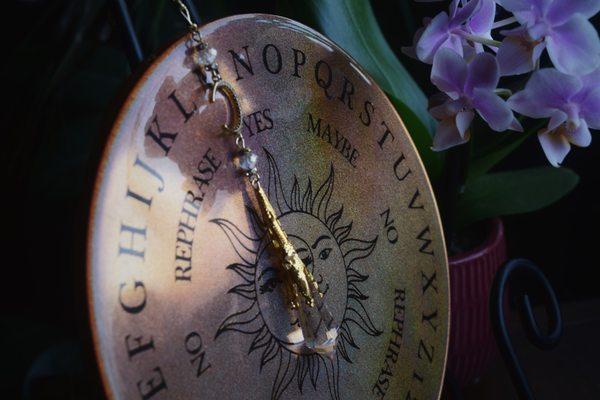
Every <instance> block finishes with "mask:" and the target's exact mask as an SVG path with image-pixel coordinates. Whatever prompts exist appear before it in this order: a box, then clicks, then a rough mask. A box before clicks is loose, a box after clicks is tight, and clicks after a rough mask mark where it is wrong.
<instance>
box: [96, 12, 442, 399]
mask: <svg viewBox="0 0 600 400" xmlns="http://www.w3.org/2000/svg"><path fill="white" fill-rule="evenodd" d="M201 31H202V34H203V36H204V38H205V40H206V41H207V42H208V43H209V44H210V46H211V47H214V48H215V49H217V50H218V52H219V54H218V57H217V62H218V63H219V68H220V71H221V74H222V75H223V77H224V79H226V80H227V81H229V82H231V84H232V85H233V87H234V88H235V90H236V92H237V93H238V96H239V98H240V102H241V108H242V111H243V114H244V120H243V124H244V128H243V129H244V136H245V137H246V142H247V143H248V145H249V146H250V147H251V148H253V149H254V150H255V151H256V152H257V153H258V155H259V157H260V159H259V170H260V172H261V175H262V183H263V187H264V188H265V191H266V192H267V194H268V196H269V199H270V201H271V203H272V204H273V206H274V207H275V209H276V211H277V213H278V216H279V219H280V221H281V224H282V225H283V227H284V229H285V230H286V232H287V233H288V235H289V237H290V240H291V241H292V242H293V244H294V246H295V247H296V250H297V251H298V254H299V255H300V256H301V257H302V258H303V261H304V262H305V264H306V265H307V266H308V267H309V268H310V269H311V272H312V274H313V276H314V277H315V279H316V280H317V281H318V283H319V287H320V289H321V291H322V292H323V293H324V299H325V300H326V301H327V304H328V306H329V309H330V311H331V312H332V314H334V316H335V317H336V318H338V319H339V320H340V321H341V329H340V334H339V338H338V345H337V350H336V353H335V355H334V356H332V357H328V356H326V355H324V354H312V353H307V352H303V351H300V350H298V349H297V348H296V347H295V346H294V341H293V340H292V339H291V338H290V337H288V336H286V334H287V332H289V327H290V325H291V324H294V323H295V322H296V321H290V317H289V313H288V312H287V310H286V308H285V306H284V303H283V296H282V295H281V288H280V286H281V285H280V282H279V281H278V280H277V276H276V274H275V273H274V272H273V271H274V268H273V266H272V265H271V262H270V260H269V257H267V256H266V255H265V252H264V251H263V248H264V246H262V247H261V244H262V243H263V242H264V240H265V237H264V232H262V230H261V226H260V224H259V223H258V222H257V218H256V215H255V213H254V212H253V210H254V209H255V208H254V205H255V203H254V202H255V199H254V197H253V194H252V190H250V187H249V186H247V185H246V181H245V180H244V179H242V178H241V177H240V176H239V174H238V172H237V171H236V169H235V167H234V165H233V163H232V155H233V151H234V145H233V142H232V140H231V138H230V137H227V136H226V135H225V134H224V133H223V130H222V125H223V124H224V123H227V121H229V118H230V116H229V115H228V108H227V102H226V99H224V98H223V97H222V96H221V94H217V100H216V102H215V103H210V102H209V101H208V97H209V92H210V91H209V90H207V88H206V87H205V86H204V85H203V84H202V82H201V80H200V79H199V77H198V75H196V74H195V73H193V72H192V71H191V69H190V67H191V65H192V63H191V59H190V55H189V53H190V52H189V51H188V50H187V48H186V40H185V38H182V39H180V40H179V41H177V42H176V43H174V44H173V45H172V46H170V47H169V48H168V49H167V50H166V51H165V52H164V53H163V54H161V55H160V57H158V58H157V59H156V60H155V61H154V63H153V64H152V65H151V66H150V67H149V69H148V70H147V71H146V72H145V73H144V74H143V75H142V77H141V78H140V79H139V81H138V83H137V84H136V85H135V87H134V89H133V90H132V91H131V93H130V94H129V96H128V98H127V100H126V102H125V103H124V105H123V106H122V108H121V110H120V112H119V115H118V117H117V119H116V121H115V123H114V125H113V128H112V131H111V134H110V138H109V141H108V143H107V145H106V148H105V151H104V156H103V159H102V162H101V165H100V167H99V173H98V177H97V181H96V187H95V193H94V200H93V205H92V211H91V216H90V218H91V224H90V231H89V237H88V291H89V306H90V310H91V325H92V329H93V331H94V339H95V346H96V352H97V358H98V362H99V364H100V366H101V372H102V377H103V381H104V385H105V388H106V391H107V393H108V394H109V396H110V397H111V398H118V399H135V398H140V399H163V398H182V399H185V398H196V399H198V398H200V399H224V398H231V399H266V398H271V399H294V398H311V399H369V398H373V399H377V398H389V399H436V398H438V397H439V393H440V389H441V384H442V380H443V373H444V366H445V361H446V350H447V338H448V329H449V327H448V323H449V322H448V321H449V290H448V267H447V260H446V252H445V246H444V241H443V236H442V230H441V225H440V220H439V216H438V212H437V208H436V205H435V201H434V198H433V193H432V190H431V187H430V185H429V182H428V180H427V176H426V173H425V171H424V169H423V166H422V164H421V162H420V160H419V157H418V154H417V152H416V150H415V148H414V146H413V144H412V142H411V140H410V137H409V135H408V134H407V132H406V129H405V127H404V126H403V124H402V121H401V120H400V118H399V117H398V115H397V114H396V112H395V110H394V108H393V106H392V105H391V104H390V103H389V101H388V100H387V98H386V97H385V95H384V93H383V92H382V91H381V90H380V89H379V88H378V87H377V85H376V84H375V83H374V82H373V81H372V79H371V78H370V77H369V76H368V75H367V74H366V73H365V72H364V71H363V70H362V68H361V67H360V66H358V64H357V63H356V62H355V61H353V60H352V59H351V58H350V57H349V56H348V55H347V54H346V53H345V52H344V51H342V50H341V49H339V48H338V47H337V46H336V45H335V44H333V43H332V42H331V41H329V40H328V39H326V38H324V37H323V36H322V35H320V34H318V33H317V32H315V31H313V30H311V29H310V28H307V27H305V26H303V25H301V24H299V23H297V22H294V21H291V20H288V19H285V18H282V17H275V16H269V15H259V14H253V15H243V16H233V17H229V18H225V19H222V20H219V21H215V22H213V23H210V24H208V25H206V26H204V27H203V28H202V29H201ZM219 96H221V97H219Z"/></svg>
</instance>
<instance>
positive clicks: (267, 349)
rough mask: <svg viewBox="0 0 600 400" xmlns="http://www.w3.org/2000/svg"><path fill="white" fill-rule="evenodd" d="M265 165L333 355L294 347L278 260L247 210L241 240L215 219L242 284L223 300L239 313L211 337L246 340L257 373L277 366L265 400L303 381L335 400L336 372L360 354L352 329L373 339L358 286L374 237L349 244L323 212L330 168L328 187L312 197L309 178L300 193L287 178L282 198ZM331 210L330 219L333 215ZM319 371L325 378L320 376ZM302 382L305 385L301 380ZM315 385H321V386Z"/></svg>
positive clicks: (338, 214)
mask: <svg viewBox="0 0 600 400" xmlns="http://www.w3.org/2000/svg"><path fill="white" fill-rule="evenodd" d="M265 153H266V156H267V159H268V161H269V175H268V182H267V184H266V186H267V193H268V196H269V199H270V201H271V203H272V204H273V206H274V207H275V210H276V212H278V215H277V218H278V219H279V221H280V222H281V225H282V226H283V228H284V230H285V231H286V233H287V234H288V237H289V239H290V241H291V242H292V244H293V245H294V248H295V249H296V252H297V253H298V255H299V256H300V258H301V259H302V261H303V262H304V264H305V265H306V266H307V268H308V269H309V270H310V272H311V273H312V275H313V277H314V278H315V280H316V281H317V283H318V285H319V290H320V291H321V293H322V294H323V300H324V303H325V304H326V305H327V307H328V309H329V311H330V312H331V314H332V316H333V317H334V319H336V322H337V324H338V325H339V332H338V340H337V344H336V351H335V353H334V355H333V356H331V357H327V356H324V355H323V354H318V353H313V352H308V351H307V349H306V348H304V347H303V346H300V345H299V344H300V343H301V341H302V340H303V338H302V335H301V334H299V331H300V328H299V324H298V321H297V320H296V317H295V314H294V313H293V312H290V310H289V308H288V306H287V302H286V296H285V293H284V290H283V286H284V285H283V281H282V277H281V276H280V273H279V268H280V265H279V264H278V263H280V262H281V260H277V259H274V258H273V256H272V252H271V251H269V249H268V237H267V235H266V232H264V230H263V228H262V222H261V221H260V219H259V217H258V215H257V213H256V212H255V211H254V210H253V209H252V207H248V211H249V213H250V217H251V218H250V220H251V222H252V232H243V231H242V230H241V229H240V228H238V227H237V226H236V225H235V224H234V223H233V222H231V221H229V220H226V219H214V220H212V222H214V223H216V224H217V225H219V226H220V227H221V229H222V230H223V232H224V233H225V235H226V236H227V238H228V239H229V242H230V243H231V244H232V246H233V247H234V249H235V251H236V253H237V254H238V255H239V258H240V259H239V262H236V263H234V264H231V265H229V266H227V268H228V269H230V270H232V271H234V272H235V273H236V274H237V275H239V277H241V278H242V282H241V283H240V284H238V285H237V286H235V287H233V288H231V289H230V290H229V293H231V294H233V295H236V296H239V297H238V299H237V301H236V303H238V304H239V308H240V309H239V310H237V311H236V312H234V313H232V314H231V315H229V316H228V317H227V318H226V319H225V320H224V321H223V322H222V323H221V326H220V327H219V329H218V331H217V333H216V335H215V337H216V338H218V337H219V336H220V335H222V334H225V333H227V332H231V333H236V334H246V335H249V336H250V337H251V338H252V340H251V343H250V345H249V350H248V353H249V354H250V353H253V352H259V353H260V354H261V355H260V369H261V370H262V369H263V367H264V366H266V365H267V364H269V363H271V361H273V360H278V367H277V372H276V374H275V377H274V382H273V389H272V390H273V391H272V395H271V398H272V399H279V398H281V397H283V393H284V392H285V390H286V388H287V387H288V385H289V384H290V382H291V381H292V380H294V379H297V384H298V387H299V388H300V390H302V387H303V385H304V382H305V380H310V383H311V384H312V386H313V388H315V389H316V388H317V385H319V384H325V385H328V387H329V393H330V394H331V398H332V399H339V397H340V393H339V373H340V370H339V365H340V362H341V361H342V360H344V361H346V362H352V359H351V356H352V354H353V352H354V351H355V350H357V349H359V348H360V347H359V343H357V342H356V341H355V340H354V335H353V334H352V329H354V328H358V329H360V330H361V331H362V332H363V333H365V334H367V335H370V336H378V335H380V334H381V330H380V329H378V328H376V327H375V325H374V323H373V321H372V320H371V317H370V316H369V312H368V311H367V307H366V306H365V302H366V300H367V299H368V298H369V297H368V296H366V295H365V294H363V292H362V290H363V289H362V288H361V287H362V286H363V285H364V284H365V282H366V281H367V280H368V278H369V276H368V275H366V274H363V273H361V272H360V271H361V267H360V266H361V265H362V263H365V262H368V257H369V256H370V255H371V253H372V252H373V251H374V249H375V245H376V243H377V237H375V238H373V239H371V240H363V239H358V238H355V237H354V236H353V235H352V222H347V223H344V222H343V211H344V208H343V207H342V206H339V208H334V207H330V203H331V197H332V193H333V184H334V170H333V166H332V167H331V168H330V172H329V176H328V177H327V179H326V180H325V181H324V182H323V183H322V184H321V185H320V186H319V187H318V189H317V190H316V191H314V192H313V189H312V183H311V180H310V178H309V179H308V183H307V185H306V189H305V190H303V191H301V190H300V183H299V182H298V178H297V177H294V183H293V185H292V189H291V191H290V192H289V194H288V195H286V194H285V193H284V191H283V185H282V183H281V178H280V176H279V170H278V168H277V164H276V163H275V160H274V159H273V157H272V156H271V154H269V153H268V152H267V151H266V150H265ZM331 208H333V209H334V210H336V211H332V210H331ZM320 371H323V372H324V375H325V376H324V377H322V378H320V376H323V373H321V375H320ZM307 377H308V379H306V378H307ZM320 382H321V383H320Z"/></svg>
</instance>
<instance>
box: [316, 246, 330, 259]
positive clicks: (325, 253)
mask: <svg viewBox="0 0 600 400" xmlns="http://www.w3.org/2000/svg"><path fill="white" fill-rule="evenodd" d="M330 253H331V247H327V248H326V249H323V250H321V252H320V253H319V259H321V260H327V259H328V258H329V254H330Z"/></svg>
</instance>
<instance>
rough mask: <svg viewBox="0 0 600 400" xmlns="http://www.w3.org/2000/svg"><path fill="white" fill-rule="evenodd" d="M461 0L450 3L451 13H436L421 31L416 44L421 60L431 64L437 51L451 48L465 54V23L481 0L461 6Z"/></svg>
mask: <svg viewBox="0 0 600 400" xmlns="http://www.w3.org/2000/svg"><path fill="white" fill-rule="evenodd" d="M459 4H460V0H453V1H452V2H451V3H450V13H449V14H448V13H446V12H445V11H443V12H441V13H439V14H438V15H436V16H435V17H434V18H433V19H432V20H431V22H430V23H429V25H427V26H426V27H425V30H424V31H423V32H422V33H421V36H420V38H419V41H418V42H417V44H416V53H417V57H418V58H419V60H421V61H423V62H425V63H428V64H431V63H432V62H433V59H434V57H435V54H436V53H437V51H438V50H439V49H441V48H451V49H453V50H454V51H455V52H456V53H458V54H459V55H461V56H462V55H463V45H464V37H465V34H468V32H467V31H466V30H465V23H466V22H467V21H468V20H469V18H471V17H472V16H473V14H474V13H475V12H476V11H477V10H478V9H479V7H480V0H471V1H469V2H467V3H465V4H464V5H463V6H462V7H459Z"/></svg>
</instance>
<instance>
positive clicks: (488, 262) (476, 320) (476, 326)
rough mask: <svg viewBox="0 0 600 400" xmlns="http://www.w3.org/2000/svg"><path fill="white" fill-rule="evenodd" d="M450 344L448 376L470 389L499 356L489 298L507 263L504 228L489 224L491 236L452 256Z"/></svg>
mask: <svg viewBox="0 0 600 400" xmlns="http://www.w3.org/2000/svg"><path fill="white" fill-rule="evenodd" d="M449 260H450V294H451V300H450V319H451V325H450V345H449V351H448V364H447V369H448V373H449V374H450V376H451V377H452V378H454V379H455V381H456V382H457V383H458V384H459V385H461V386H466V385H468V384H469V383H473V382H474V381H476V380H477V379H478V378H479V377H481V376H482V375H483V373H484V372H485V371H486V369H487V367H488V366H489V364H490V362H491V361H492V359H493V357H494V356H495V354H496V342H495V340H494V336H493V333H492V328H491V325H490V316H489V297H490V289H491V287H492V282H493V280H494V277H495V276H496V272H497V271H498V269H499V268H500V267H501V266H502V264H504V262H506V243H505V239H504V226H503V224H502V221H501V220H500V219H499V218H495V219H493V220H490V221H489V222H488V236H487V238H486V240H485V242H484V243H483V244H482V245H481V246H480V247H478V248H475V249H473V250H472V251H468V252H466V253H463V254H458V255H455V256H452V257H450V259H449Z"/></svg>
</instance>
